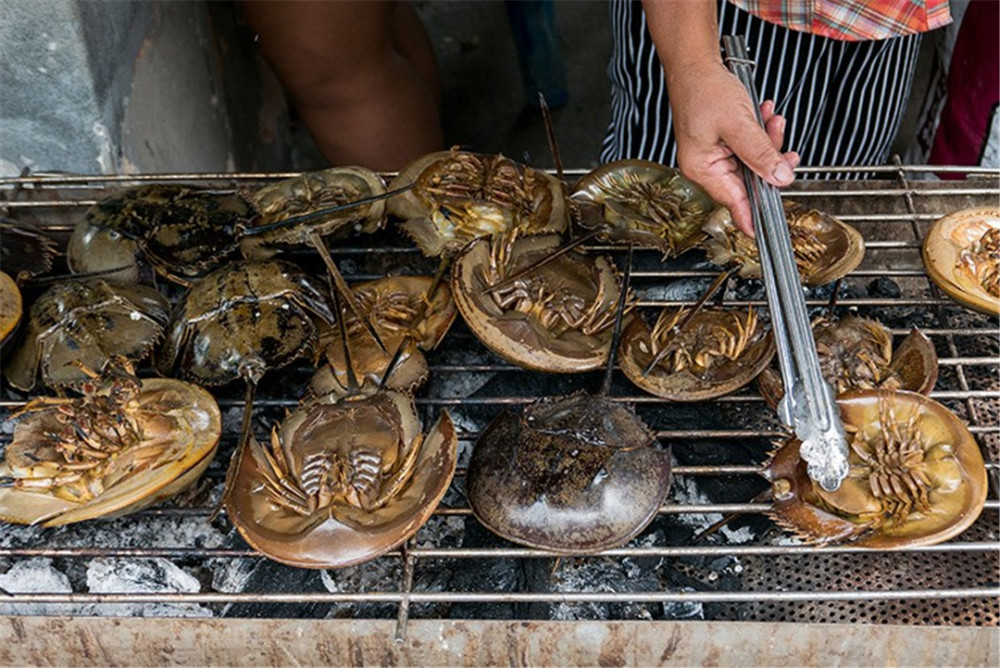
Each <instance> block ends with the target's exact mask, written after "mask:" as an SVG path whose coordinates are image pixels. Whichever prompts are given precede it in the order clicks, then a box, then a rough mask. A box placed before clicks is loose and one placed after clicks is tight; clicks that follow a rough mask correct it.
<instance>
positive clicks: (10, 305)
mask: <svg viewBox="0 0 1000 668" xmlns="http://www.w3.org/2000/svg"><path fill="white" fill-rule="evenodd" d="M23 311H24V305H23V303H22V301H21V290H20V289H18V287H17V283H15V282H14V279H13V278H11V277H10V276H8V275H7V274H6V273H5V272H2V271H0V345H3V344H4V343H6V341H7V339H8V338H10V335H11V334H13V333H14V331H15V330H16V329H17V326H18V325H19V324H20V323H21V314H22V313H23Z"/></svg>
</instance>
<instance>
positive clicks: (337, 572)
mask: <svg viewBox="0 0 1000 668" xmlns="http://www.w3.org/2000/svg"><path fill="white" fill-rule="evenodd" d="M319 573H320V579H321V580H322V582H323V586H324V587H325V588H326V591H328V592H330V593H332V594H337V593H340V592H346V593H351V592H367V591H393V590H394V589H398V588H399V583H400V578H401V576H402V561H401V560H399V559H375V560H372V561H369V562H367V563H364V564H360V565H358V566H349V567H347V568H338V569H330V570H323V571H320V572H319ZM398 610H399V606H398V604H396V603H334V604H333V605H331V606H330V611H329V613H327V615H326V618H327V619H336V618H349V617H364V618H372V619H391V618H394V617H395V616H396V613H397V612H398Z"/></svg>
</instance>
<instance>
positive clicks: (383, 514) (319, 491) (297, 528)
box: [225, 389, 458, 568]
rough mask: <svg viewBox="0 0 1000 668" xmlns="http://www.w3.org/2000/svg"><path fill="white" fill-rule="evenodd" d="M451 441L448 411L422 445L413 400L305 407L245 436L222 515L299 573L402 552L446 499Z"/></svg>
mask: <svg viewBox="0 0 1000 668" xmlns="http://www.w3.org/2000/svg"><path fill="white" fill-rule="evenodd" d="M457 445H458V439H457V436H456V434H455V428H454V425H453V424H452V421H451V418H450V417H449V415H448V413H447V412H442V414H441V417H440V418H439V419H438V421H437V422H436V423H435V425H434V426H433V427H432V428H431V430H430V432H428V434H427V435H426V437H425V436H424V435H423V433H422V427H421V424H420V418H419V417H418V415H417V408H416V405H415V404H414V402H413V399H412V398H411V397H410V396H409V395H406V394H403V393H400V392H394V391H391V390H378V389H369V390H365V389H361V390H357V391H356V392H355V393H354V394H352V395H350V396H346V397H339V398H337V397H333V396H325V397H319V398H317V399H313V400H310V401H307V402H305V403H304V404H303V405H301V406H300V407H299V408H298V409H297V410H296V411H295V412H294V413H292V414H291V415H290V416H289V417H288V418H287V419H286V420H285V422H284V423H283V424H282V425H281V426H280V427H279V428H275V429H274V430H273V431H272V432H271V441H270V444H269V445H261V444H260V443H258V442H257V441H256V440H255V439H253V438H252V437H251V438H250V440H249V448H248V450H249V453H245V454H243V455H242V456H241V457H240V459H239V461H238V462H237V463H236V464H235V466H234V468H233V470H231V471H230V476H231V477H232V482H231V483H229V482H227V488H228V490H229V491H228V493H227V495H226V498H225V507H226V513H227V514H228V515H229V517H230V519H231V520H232V521H233V524H234V525H236V528H237V529H238V530H239V532H240V534H241V535H242V536H243V537H244V538H245V539H246V541H247V542H248V543H250V545H252V546H253V547H254V548H255V549H257V550H259V551H260V552H262V553H263V554H264V555H266V556H267V557H268V558H270V559H274V560H275V561H280V562H282V563H285V564H289V565H292V566H299V567H304V568H341V567H344V566H350V565H352V564H357V563H360V562H363V561H367V560H369V559H372V558H374V557H377V556H379V555H380V554H383V553H384V552H387V551H389V550H391V549H393V548H394V547H396V546H398V545H400V544H402V543H403V542H405V541H406V540H407V539H409V538H410V537H411V536H413V535H414V534H415V533H416V532H417V530H418V529H419V528H420V527H421V526H422V525H423V524H424V522H426V521H427V519H428V518H429V517H430V516H431V514H432V513H433V512H434V509H435V508H436V507H437V505H438V502H439V501H440V500H441V497H442V496H444V493H445V491H447V489H448V485H449V484H450V483H451V478H452V476H453V475H454V472H455V464H456V462H457V453H458V450H457Z"/></svg>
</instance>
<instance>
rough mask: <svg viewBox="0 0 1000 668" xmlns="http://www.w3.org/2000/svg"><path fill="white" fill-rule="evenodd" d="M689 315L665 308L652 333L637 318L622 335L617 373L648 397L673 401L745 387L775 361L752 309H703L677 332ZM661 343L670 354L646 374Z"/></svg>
mask: <svg viewBox="0 0 1000 668" xmlns="http://www.w3.org/2000/svg"><path fill="white" fill-rule="evenodd" d="M688 313H689V309H688V308H686V307H681V308H678V309H672V308H667V309H664V310H663V311H661V313H660V316H659V318H658V319H657V321H656V324H655V325H654V326H653V328H652V330H650V328H649V325H647V324H646V321H645V320H643V319H642V318H639V317H636V318H633V319H632V321H631V322H630V323H629V325H628V326H627V327H626V328H625V331H624V332H623V334H622V343H621V347H620V349H619V351H618V362H619V364H620V365H621V369H622V371H623V372H624V373H625V375H626V376H627V377H628V379H629V380H630V381H632V382H633V383H635V384H636V385H638V386H639V387H641V388H642V389H644V390H646V391H647V392H649V393H650V394H653V395H656V396H658V397H662V398H664V399H671V400H673V401H700V400H703V399H711V398H713V397H720V396H722V395H724V394H729V393H730V392H733V391H735V390H737V389H739V388H741V387H743V386H744V385H746V384H747V383H749V382H750V381H751V380H753V378H755V377H756V376H757V374H759V373H760V372H761V371H762V370H763V369H764V368H765V367H766V366H767V365H768V363H769V362H770V361H771V358H772V357H774V351H775V348H774V337H773V336H771V333H770V331H769V330H767V329H765V328H764V326H763V325H762V324H761V323H760V320H759V318H758V316H757V312H756V311H755V310H754V309H753V308H750V309H748V310H746V311H740V310H736V309H729V308H704V309H701V310H699V311H698V312H697V313H696V314H694V315H693V316H692V317H691V319H690V320H689V321H687V322H686V323H685V325H684V327H683V328H682V329H681V330H680V331H678V332H675V331H674V329H675V327H676V326H677V325H678V323H679V322H681V321H682V320H684V318H685V316H687V315H688ZM664 345H666V346H667V347H668V348H669V350H668V351H667V352H666V354H664V355H663V356H662V359H661V361H660V362H659V363H658V364H656V365H655V366H654V367H653V368H652V369H651V370H650V372H649V373H644V371H645V369H646V368H647V367H648V366H649V364H650V362H652V361H653V359H654V358H655V357H657V356H658V354H659V353H660V352H661V349H662V348H663V347H664Z"/></svg>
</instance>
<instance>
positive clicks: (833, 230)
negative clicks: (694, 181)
mask: <svg viewBox="0 0 1000 668" xmlns="http://www.w3.org/2000/svg"><path fill="white" fill-rule="evenodd" d="M782 204H783V205H784V207H785V218H786V219H787V221H788V229H789V232H790V234H791V238H792V247H793V249H794V252H795V263H796V264H797V265H798V268H799V273H800V274H801V275H802V282H803V283H804V284H806V285H811V286H816V285H825V284H826V283H830V282H832V281H835V280H837V279H838V278H843V277H844V276H846V275H847V274H849V273H850V272H851V271H853V270H854V269H855V268H856V267H857V266H858V265H859V264H861V260H863V259H864V255H865V242H864V239H863V238H862V237H861V234H860V233H859V232H858V231H857V230H856V229H854V228H853V227H851V226H850V225H847V224H846V223H842V222H841V221H839V220H837V219H836V218H834V217H833V216H830V215H828V214H826V213H823V212H821V211H817V210H815V209H810V208H808V207H805V206H803V205H801V204H798V203H796V202H791V201H788V200H782ZM702 231H703V232H705V234H706V235H707V237H706V238H705V240H704V241H703V242H702V244H701V245H702V247H704V249H705V251H706V253H708V259H709V260H710V261H711V262H713V263H714V264H717V265H720V266H732V265H735V266H738V267H739V275H740V276H742V277H743V278H760V277H761V268H760V256H759V255H758V253H757V245H756V243H755V242H754V240H753V239H751V238H750V237H748V236H747V235H745V234H743V232H741V231H740V230H739V229H738V228H737V227H736V225H735V224H734V223H733V220H732V216H731V215H730V213H729V210H728V209H725V208H720V209H718V210H716V212H715V213H713V214H712V216H711V217H710V218H709V220H708V222H707V223H705V225H704V226H703V227H702Z"/></svg>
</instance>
